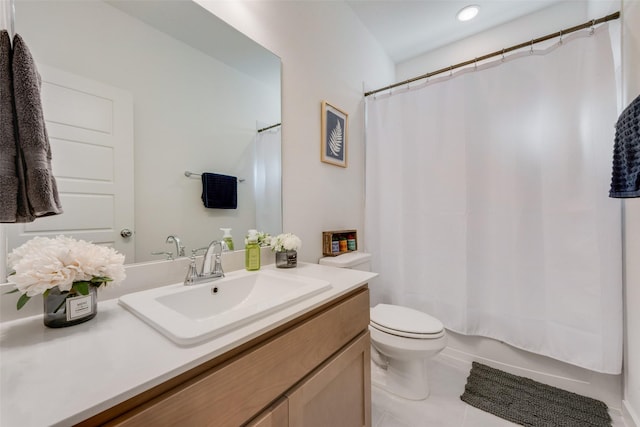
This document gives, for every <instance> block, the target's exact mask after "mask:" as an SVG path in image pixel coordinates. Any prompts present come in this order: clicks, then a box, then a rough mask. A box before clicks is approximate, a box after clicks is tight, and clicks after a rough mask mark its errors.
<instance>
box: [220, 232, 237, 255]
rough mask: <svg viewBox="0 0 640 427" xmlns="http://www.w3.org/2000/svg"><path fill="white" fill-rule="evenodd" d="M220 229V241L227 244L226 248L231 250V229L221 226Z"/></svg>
mask: <svg viewBox="0 0 640 427" xmlns="http://www.w3.org/2000/svg"><path fill="white" fill-rule="evenodd" d="M220 230H221V231H224V234H223V236H222V241H223V242H224V243H225V244H226V245H227V249H229V250H230V251H233V250H234V249H233V237H231V229H230V228H221V229H220Z"/></svg>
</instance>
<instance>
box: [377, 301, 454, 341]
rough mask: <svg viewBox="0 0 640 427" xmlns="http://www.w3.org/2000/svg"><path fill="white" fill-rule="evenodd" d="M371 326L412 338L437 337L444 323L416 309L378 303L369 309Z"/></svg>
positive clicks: (439, 335) (442, 331)
mask: <svg viewBox="0 0 640 427" xmlns="http://www.w3.org/2000/svg"><path fill="white" fill-rule="evenodd" d="M370 316H371V322H370V325H371V327H373V328H375V329H377V330H379V331H382V332H385V333H388V334H392V335H397V336H400V337H406V338H414V339H437V338H440V337H442V336H443V335H444V325H443V324H442V322H440V321H439V320H438V319H436V318H435V317H432V316H429V315H428V314H426V313H423V312H421V311H418V310H413V309H411V308H408V307H401V306H397V305H391V304H378V305H376V306H375V307H373V308H372V309H371V311H370Z"/></svg>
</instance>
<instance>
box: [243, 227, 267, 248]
mask: <svg viewBox="0 0 640 427" xmlns="http://www.w3.org/2000/svg"><path fill="white" fill-rule="evenodd" d="M247 243H249V236H248V235H247V236H245V237H244V244H245V246H246V245H247ZM270 244H271V234H269V233H265V232H264V231H258V246H260V247H262V246H269V245H270Z"/></svg>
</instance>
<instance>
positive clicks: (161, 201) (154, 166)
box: [16, 0, 281, 262]
mask: <svg viewBox="0 0 640 427" xmlns="http://www.w3.org/2000/svg"><path fill="white" fill-rule="evenodd" d="M205 13H206V12H205ZM16 17H17V18H18V22H19V25H18V26H17V31H18V33H20V34H21V35H22V36H23V38H24V39H25V41H26V42H27V44H28V45H29V47H30V49H31V51H32V53H33V56H34V58H36V59H37V61H38V62H40V63H43V64H47V65H50V66H53V67H56V68H60V69H63V70H65V71H68V72H71V73H74V74H78V75H81V76H83V77H86V78H89V79H93V80H97V81H100V82H103V83H106V84H109V85H112V86H116V87H119V88H121V89H124V90H127V91H129V92H131V93H132V95H133V99H134V121H135V125H134V127H135V129H134V138H135V147H134V153H135V154H134V155H135V185H134V189H135V216H136V221H135V225H133V224H132V225H131V227H132V228H134V229H135V232H136V261H138V262H140V261H147V260H154V259H156V260H157V259H162V257H159V256H152V255H151V252H153V251H172V252H175V248H174V247H173V245H168V244H166V243H165V239H166V237H167V236H168V235H170V234H177V235H178V236H180V238H181V239H182V242H183V244H185V245H186V246H187V250H190V249H193V248H198V247H202V246H206V245H207V244H208V243H209V242H210V241H211V240H213V239H215V238H220V237H222V232H221V231H220V230H219V228H220V227H231V228H233V232H234V237H235V239H236V241H237V242H238V246H239V247H242V246H243V245H242V243H243V240H244V239H243V237H244V234H245V233H246V230H247V229H248V228H253V227H255V200H254V195H253V182H252V179H251V178H252V173H253V162H252V156H253V145H252V144H253V141H254V138H255V131H256V122H261V123H270V124H274V123H278V122H280V109H281V108H280V107H281V105H280V93H279V88H273V87H267V86H265V85H264V84H263V83H261V82H258V81H257V80H255V79H253V78H250V77H249V76H247V75H246V74H242V73H239V72H238V71H236V70H235V69H233V68H230V67H229V66H227V65H225V64H223V63H222V62H220V61H218V60H216V59H213V58H211V57H209V56H207V55H205V54H203V53H201V52H200V51H197V50H195V49H193V48H191V47H189V46H187V45H186V44H184V43H182V42H179V41H177V40H175V39H173V38H171V37H169V36H167V35H166V34H164V33H162V32H160V31H157V30H155V29H154V28H152V27H150V26H148V25H146V24H143V23H142V22H141V21H138V20H136V19H134V18H132V17H130V16H129V15H126V14H124V13H123V12H121V11H119V10H117V9H115V8H113V7H111V6H109V5H108V4H105V3H102V2H96V1H80V2H76V1H32V0H30V1H21V0H18V1H17V2H16ZM212 42H213V43H217V42H219V41H212ZM185 170H189V171H192V172H196V173H200V172H203V171H207V172H217V173H223V174H229V175H236V176H239V177H241V178H245V179H246V181H245V182H244V183H241V184H239V187H238V205H239V209H237V210H219V209H206V208H204V206H203V204H202V201H201V199H200V195H201V192H202V186H201V184H200V180H199V179H194V178H187V177H185V176H184V171H185ZM54 172H55V171H54ZM128 262H129V261H128Z"/></svg>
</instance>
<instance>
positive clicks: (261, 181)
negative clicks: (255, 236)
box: [254, 126, 282, 236]
mask: <svg viewBox="0 0 640 427" xmlns="http://www.w3.org/2000/svg"><path fill="white" fill-rule="evenodd" d="M280 129H281V127H280V126H278V127H277V128H273V129H269V130H266V131H263V132H259V133H258V134H257V135H256V139H255V159H256V161H255V171H254V173H255V198H256V229H257V230H260V231H264V232H267V233H269V234H271V235H273V236H275V235H277V234H280V233H281V232H282V202H281V200H282V172H281V171H282V165H281V158H282V155H281V153H282V150H281V141H280V139H281V136H280V135H281V132H280Z"/></svg>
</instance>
